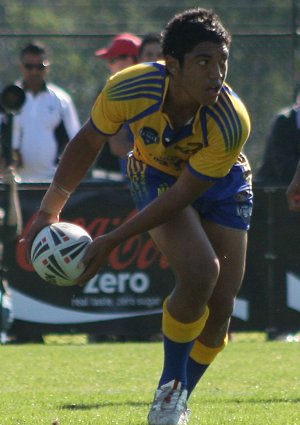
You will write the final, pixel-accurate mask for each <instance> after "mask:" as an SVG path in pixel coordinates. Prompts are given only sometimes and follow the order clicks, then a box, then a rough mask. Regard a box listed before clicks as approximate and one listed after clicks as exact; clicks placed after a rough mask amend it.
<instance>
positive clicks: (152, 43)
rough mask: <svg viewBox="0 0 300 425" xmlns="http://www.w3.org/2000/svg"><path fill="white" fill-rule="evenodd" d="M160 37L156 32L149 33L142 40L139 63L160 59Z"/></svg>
mask: <svg viewBox="0 0 300 425" xmlns="http://www.w3.org/2000/svg"><path fill="white" fill-rule="evenodd" d="M160 39H161V35H160V34H159V33H156V32H149V33H147V34H146V35H144V37H143V38H142V43H141V46H140V52H139V62H140V63H143V62H155V61H158V60H160V59H162V51H161V43H160Z"/></svg>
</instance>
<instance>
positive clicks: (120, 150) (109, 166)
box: [95, 32, 141, 176]
mask: <svg viewBox="0 0 300 425" xmlns="http://www.w3.org/2000/svg"><path fill="white" fill-rule="evenodd" d="M140 45H141V39H140V38H139V37H137V36H136V35H134V34H132V33H129V32H125V33H122V34H119V35H117V36H116V37H114V38H113V40H112V42H111V44H110V45H109V46H108V47H106V48H102V49H99V50H97V51H96V52H95V55H96V56H97V58H99V59H103V60H105V61H106V65H107V68H108V69H109V71H110V73H111V75H113V74H115V73H116V72H119V71H122V70H123V69H125V68H127V67H128V66H132V65H135V64H136V63H138V56H139V50H140ZM131 149H132V142H131V140H130V137H129V134H128V129H127V128H126V127H123V128H122V129H121V130H120V131H119V132H118V133H117V134H116V135H114V136H112V137H110V140H109V144H106V145H105V146H104V148H103V151H102V153H101V156H100V157H99V158H98V160H97V163H96V166H97V167H99V168H102V169H105V170H108V171H115V172H121V174H122V176H126V164H127V161H126V155H127V153H128V152H129V151H130V150H131Z"/></svg>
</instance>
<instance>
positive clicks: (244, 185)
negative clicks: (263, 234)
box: [127, 154, 253, 230]
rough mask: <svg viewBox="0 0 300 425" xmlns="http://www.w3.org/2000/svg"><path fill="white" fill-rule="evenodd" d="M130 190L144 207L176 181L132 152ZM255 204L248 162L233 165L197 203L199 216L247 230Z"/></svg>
mask: <svg viewBox="0 0 300 425" xmlns="http://www.w3.org/2000/svg"><path fill="white" fill-rule="evenodd" d="M127 172H128V177H129V180H130V190H131V195H132V198H133V201H134V203H135V205H136V207H137V208H138V209H142V208H144V207H145V206H146V205H147V204H149V203H150V202H151V201H152V200H153V199H155V198H156V197H157V196H159V195H160V194H161V193H163V192H165V191H166V190H168V189H169V188H170V187H171V186H172V185H173V184H174V183H175V182H176V180H177V178H176V177H174V176H171V175H169V174H166V173H164V172H162V171H160V170H157V169H156V168H153V167H151V166H149V165H146V164H145V163H143V162H141V161H138V160H136V159H135V158H134V157H133V155H132V154H131V155H130V156H129V159H128V166H127ZM252 206H253V192H252V185H251V171H250V168H249V166H248V163H247V162H245V164H243V165H241V164H237V165H234V166H233V167H232V169H231V171H230V173H229V174H228V175H227V176H225V177H223V178H222V179H220V180H218V181H217V183H216V184H215V185H214V186H213V187H211V188H210V189H208V190H207V191H206V192H205V193H204V194H203V195H202V196H200V197H199V198H198V199H197V200H196V201H195V202H194V203H193V207H194V208H195V209H196V211H198V213H199V215H200V217H202V218H204V219H207V220H209V221H213V222H215V223H217V224H220V225H222V226H226V227H231V228H234V229H239V230H248V229H249V227H250V219H251V214H252Z"/></svg>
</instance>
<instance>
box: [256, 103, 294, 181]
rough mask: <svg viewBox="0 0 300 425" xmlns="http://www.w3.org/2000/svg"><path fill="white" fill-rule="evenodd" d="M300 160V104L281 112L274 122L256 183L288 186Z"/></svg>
mask: <svg viewBox="0 0 300 425" xmlns="http://www.w3.org/2000/svg"><path fill="white" fill-rule="evenodd" d="M299 158H300V104H299V103H295V104H294V105H292V106H290V107H288V108H286V109H283V110H282V111H280V112H279V113H278V114H277V115H276V117H275V118H274V120H273V123H272V126H271V131H270V134H269V136H268V139H267V144H266V149H265V153H264V157H263V163H262V166H261V168H260V169H259V171H258V173H257V176H256V181H257V183H259V184H262V185H275V186H276V185H277V186H278V185H288V184H289V183H290V182H291V180H292V178H293V175H294V173H295V171H296V167H297V163H298V160H299Z"/></svg>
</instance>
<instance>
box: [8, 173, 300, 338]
mask: <svg viewBox="0 0 300 425" xmlns="http://www.w3.org/2000/svg"><path fill="white" fill-rule="evenodd" d="M47 187H48V184H46V183H45V184H42V183H23V184H20V185H19V188H18V193H19V198H20V202H21V209H22V215H23V225H24V231H26V228H27V227H28V226H29V225H30V223H31V222H32V220H33V217H34V214H35V212H36V210H37V208H38V206H39V204H40V201H41V199H42V196H43V195H44V193H45V191H46V189H47ZM0 189H1V190H0V201H1V205H2V207H3V206H4V208H5V205H4V204H5V201H4V200H5V190H4V189H5V186H3V185H2V186H0ZM134 213H135V208H134V205H133V203H132V200H131V197H130V193H129V189H128V188H127V186H126V185H125V184H123V183H120V182H113V181H108V180H99V181H87V182H84V183H82V184H81V185H80V186H79V188H78V189H77V190H76V192H75V193H74V194H73V195H72V197H71V198H70V200H69V202H68V204H67V205H66V207H65V209H64V210H63V213H62V215H61V220H62V221H70V222H73V223H77V224H79V225H81V226H83V227H84V228H85V229H86V230H87V231H88V232H89V233H90V234H91V236H92V237H96V236H98V235H101V234H103V233H105V232H107V231H110V230H112V229H114V228H115V227H116V226H118V225H120V224H121V223H122V222H123V221H124V220H126V219H127V218H128V217H130V216H131V215H132V214H134ZM299 235H300V214H299V215H295V214H294V215H291V214H290V213H289V212H288V210H287V207H286V201H285V195H284V189H280V188H273V189H272V190H268V189H263V188H257V189H256V190H255V204H254V215H253V221H252V228H251V230H250V232H249V249H248V257H247V268H246V274H245V278H244V283H243V287H242V289H241V291H240V294H239V296H238V298H237V300H236V303H235V308H234V313H233V319H232V322H231V328H232V330H266V329H267V330H268V331H269V332H270V333H271V332H273V331H274V332H277V331H278V332H279V331H280V330H290V329H297V328H298V329H300V304H299V296H297V294H298V295H299V294H300V292H299V291H300V257H299V255H298V252H300V236H299ZM4 248H5V254H6V255H5V258H6V259H7V260H6V261H5V263H6V264H5V267H6V268H7V276H8V281H9V284H10V288H11V293H12V299H13V308H14V317H15V323H14V327H15V330H16V333H22V332H24V333H26V334H35V333H37V334H41V333H47V332H87V333H94V334H95V333H96V334H99V335H119V336H135V337H141V338H146V337H148V336H151V335H153V334H156V333H158V332H160V328H161V307H162V303H163V300H164V298H165V297H166V296H167V295H168V294H169V293H170V291H171V289H172V287H173V284H174V276H173V273H172V271H171V269H170V267H169V265H168V262H167V260H166V259H165V258H164V257H163V256H162V255H161V253H160V252H159V251H158V250H157V248H156V247H155V245H154V243H153V242H152V240H151V239H150V238H149V237H148V235H146V234H144V235H138V236H135V237H133V238H131V239H130V240H128V241H127V242H125V243H124V244H122V245H121V246H119V247H117V248H116V249H115V250H114V251H113V252H112V253H111V255H110V257H109V262H108V264H107V266H106V267H105V268H104V269H103V270H102V271H101V273H99V274H97V275H96V276H95V277H94V278H93V279H91V280H90V281H89V282H88V283H87V285H86V286H85V287H83V288H80V287H77V286H72V287H65V288H63V287H56V286H53V285H51V284H49V283H46V282H44V281H43V280H42V279H41V278H40V277H39V276H38V275H37V274H36V273H35V272H34V271H33V269H32V266H31V265H30V264H28V263H27V261H26V257H25V252H24V247H23V246H22V245H21V244H19V243H17V242H15V241H14V242H8V243H6V242H5V247H4ZM298 258H299V260H298Z"/></svg>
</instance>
